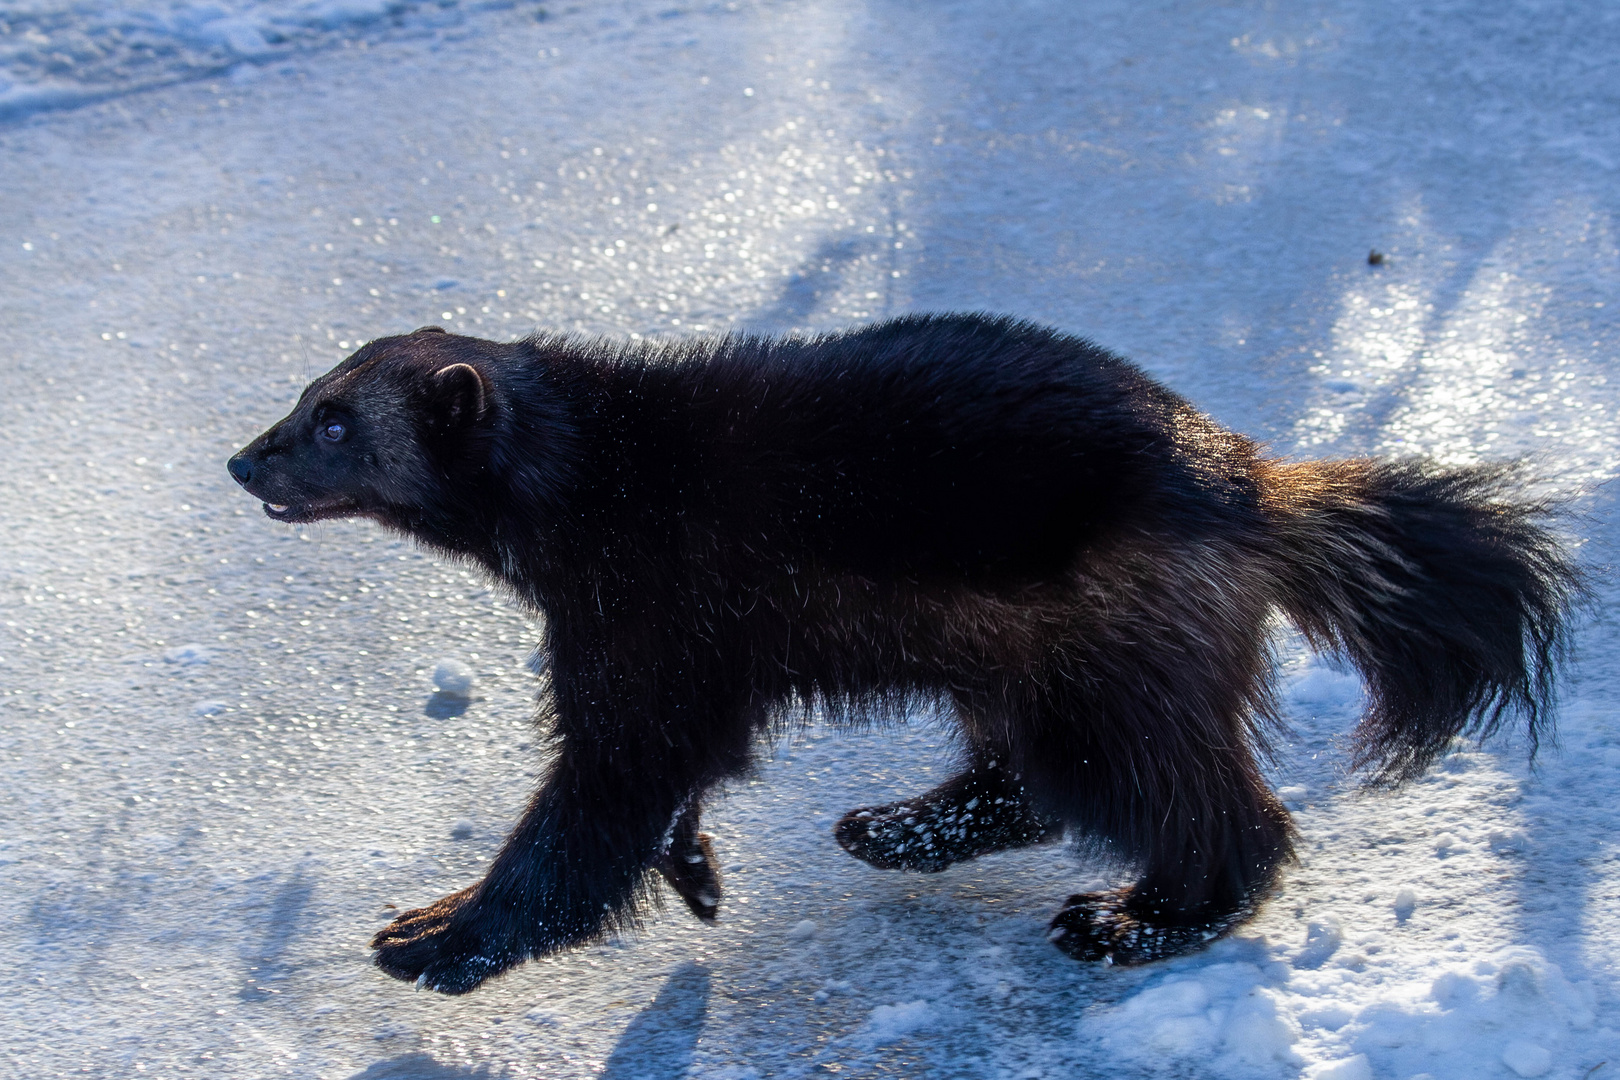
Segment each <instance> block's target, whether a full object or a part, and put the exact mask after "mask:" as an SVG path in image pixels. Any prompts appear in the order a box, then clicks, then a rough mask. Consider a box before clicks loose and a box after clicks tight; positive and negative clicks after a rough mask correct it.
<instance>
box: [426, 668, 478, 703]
mask: <svg viewBox="0 0 1620 1080" xmlns="http://www.w3.org/2000/svg"><path fill="white" fill-rule="evenodd" d="M475 681H476V679H475V677H474V675H473V670H472V668H470V667H468V666H467V665H466V664H464V663H462V662H461V661H460V660H456V659H448V660H440V661H439V663H438V666H436V667H435V668H434V669H433V688H434V689H435V690H437V691H438V692H439V693H441V694H443V695H444V696H445V697H450V698H462V699H466V698H470V697H472V692H473V683H474V682H475Z"/></svg>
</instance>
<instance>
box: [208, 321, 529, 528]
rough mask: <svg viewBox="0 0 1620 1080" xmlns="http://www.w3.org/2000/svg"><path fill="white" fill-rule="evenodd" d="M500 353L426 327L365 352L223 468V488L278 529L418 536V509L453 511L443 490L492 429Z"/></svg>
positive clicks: (320, 383) (324, 379)
mask: <svg viewBox="0 0 1620 1080" xmlns="http://www.w3.org/2000/svg"><path fill="white" fill-rule="evenodd" d="M500 349H501V346H499V345H496V344H495V343H493V342H487V341H479V340H477V339H475V338H466V337H460V336H457V335H453V334H447V333H445V332H444V331H443V330H441V329H439V328H438V327H436V326H429V327H424V328H423V329H421V330H418V331H416V332H415V333H413V334H408V335H405V336H402V337H392V338H382V339H380V340H377V341H373V342H371V343H370V344H368V345H366V346H365V347H364V348H362V349H361V350H360V351H358V352H356V353H355V354H354V355H353V356H350V357H349V358H348V359H347V360H345V361H343V362H342V363H341V364H339V365H338V366H337V367H335V368H333V369H332V370H331V371H329V372H327V373H326V374H325V375H322V376H321V377H320V378H319V379H316V380H315V381H314V382H313V383H311V384H310V385H309V387H308V388H307V389H306V390H305V391H304V393H303V395H302V396H301V397H300V398H299V399H298V404H297V405H296V406H294V408H293V411H292V412H291V413H289V414H288V415H287V417H286V418H285V419H283V420H282V421H280V422H279V423H277V424H275V425H274V426H273V427H271V428H270V430H268V431H266V432H265V433H264V434H263V435H260V436H259V437H258V438H257V439H254V440H253V441H252V442H251V443H249V444H248V445H247V446H246V447H244V448H243V449H242V450H241V452H239V453H237V454H236V455H235V456H233V457H232V458H231V459H230V461H229V463H228V465H227V467H228V468H229V469H230V473H231V476H233V477H234V478H235V479H236V481H237V483H239V484H241V485H242V487H243V489H244V490H246V491H247V492H248V494H250V495H252V496H253V497H254V498H257V499H260V500H263V502H264V512H265V513H266V514H268V515H269V516H270V517H272V518H274V519H276V520H277V521H299V522H303V521H318V520H320V519H322V518H331V517H370V518H374V519H376V520H378V521H381V522H382V523H384V524H386V525H392V526H394V527H396V528H400V529H404V530H407V531H418V527H419V526H420V525H421V524H422V517H423V513H424V507H428V506H443V505H444V504H445V503H446V502H447V501H449V502H454V501H455V500H454V498H453V492H451V491H447V490H446V488H447V487H452V486H453V485H454V484H455V483H456V481H457V479H458V477H459V475H460V474H462V473H464V472H465V471H466V468H467V464H468V462H467V458H468V456H469V455H470V454H473V453H476V447H477V443H478V433H479V432H480V430H482V429H485V428H487V427H488V426H489V425H490V424H491V422H492V420H493V414H494V413H495V412H496V411H497V409H496V406H497V402H496V400H495V398H496V393H495V390H494V388H493V385H492V383H491V374H490V373H491V371H492V370H493V367H494V364H495V361H496V354H497V353H498V351H499V350H500ZM447 497H448V498H447Z"/></svg>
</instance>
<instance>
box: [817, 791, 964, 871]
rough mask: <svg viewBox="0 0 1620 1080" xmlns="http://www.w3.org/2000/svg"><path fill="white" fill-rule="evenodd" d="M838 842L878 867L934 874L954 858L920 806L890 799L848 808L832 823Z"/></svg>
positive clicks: (857, 856) (853, 853)
mask: <svg viewBox="0 0 1620 1080" xmlns="http://www.w3.org/2000/svg"><path fill="white" fill-rule="evenodd" d="M833 838H834V839H836V840H837V841H838V846H839V847H841V848H843V849H844V850H845V851H847V852H849V853H850V854H851V855H853V856H855V857H856V858H857V859H860V860H861V861H862V862H866V863H871V864H872V865H873V866H875V867H877V868H878V869H880V870H920V871H922V872H923V873H925V874H937V873H938V872H939V871H941V870H943V869H945V868H946V867H947V866H949V865H951V863H953V862H956V861H957V858H953V857H952V854H951V850H950V848H949V847H947V846H946V845H945V844H943V843H942V842H941V837H940V835H939V830H938V829H936V828H934V826H933V822H932V815H930V814H928V813H927V808H926V807H924V806H913V805H911V804H909V803H891V804H890V805H888V806H869V807H866V808H864V809H861V810H851V811H850V812H849V813H847V814H845V815H844V816H843V817H842V818H840V819H839V820H838V824H837V825H834V826H833Z"/></svg>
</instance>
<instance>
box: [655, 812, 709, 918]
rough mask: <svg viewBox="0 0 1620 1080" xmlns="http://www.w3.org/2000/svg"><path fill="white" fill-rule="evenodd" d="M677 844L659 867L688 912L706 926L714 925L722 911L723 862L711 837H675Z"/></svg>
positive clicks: (666, 853)
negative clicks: (715, 851)
mask: <svg viewBox="0 0 1620 1080" xmlns="http://www.w3.org/2000/svg"><path fill="white" fill-rule="evenodd" d="M675 839H676V842H675V843H673V844H671V846H670V849H669V850H668V851H666V852H664V854H663V855H662V856H660V857H659V859H658V862H657V863H656V866H657V867H658V872H659V873H660V874H662V875H663V878H664V880H665V881H667V882H669V887H670V888H672V889H674V890H675V893H676V895H678V896H679V897H680V898H681V899H682V900H684V901H686V906H687V908H688V909H689V910H690V911H691V912H692V914H694V915H696V916H697V917H698V918H700V919H702V920H703V921H704V922H714V919H715V916H716V915H717V914H718V913H719V910H720V861H719V860H718V859H716V858H715V855H714V844H713V842H712V841H711V839H710V837H709V834H708V833H692V834H690V835H687V836H682V835H681V834H680V833H679V832H677V834H676V838H675Z"/></svg>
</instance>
